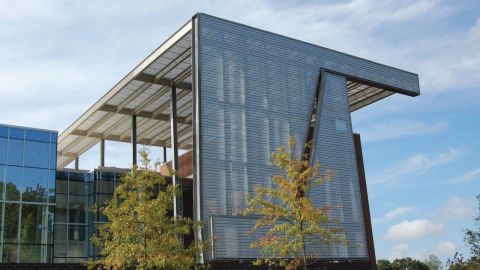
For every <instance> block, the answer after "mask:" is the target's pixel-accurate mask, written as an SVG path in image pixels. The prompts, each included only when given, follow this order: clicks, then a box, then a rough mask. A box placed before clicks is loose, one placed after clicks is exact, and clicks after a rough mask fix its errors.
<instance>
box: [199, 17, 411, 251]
mask: <svg viewBox="0 0 480 270" xmlns="http://www.w3.org/2000/svg"><path fill="white" fill-rule="evenodd" d="M199 25H200V26H199V49H198V50H199V61H200V62H199V63H200V64H199V74H200V91H199V92H200V107H201V109H200V112H201V115H200V136H201V145H200V149H199V150H200V164H199V165H200V166H201V175H200V177H201V207H202V219H203V220H205V221H209V220H210V221H211V223H209V230H208V231H209V232H208V233H207V234H211V233H213V234H215V248H214V258H215V259H222V258H252V257H258V256H259V255H260V252H259V251H255V250H252V249H250V248H249V247H248V243H250V242H252V241H254V240H255V239H256V237H254V236H252V235H250V236H248V235H246V233H247V232H248V231H249V230H250V228H251V221H248V220H247V221H245V220H243V219H242V220H241V219H239V218H238V217H239V216H238V215H239V214H240V213H241V211H242V209H243V208H244V206H245V202H244V196H245V193H246V192H250V193H251V192H253V189H254V187H255V186H256V185H264V186H269V185H271V177H272V175H273V174H274V173H275V172H278V171H277V170H276V169H275V168H274V167H272V166H271V161H270V154H271V153H272V152H273V151H275V150H276V149H277V148H278V147H279V146H282V145H285V144H286V143H287V138H288V136H289V135H293V136H295V137H296V139H297V142H298V143H299V145H303V143H304V140H305V138H306V137H307V130H308V126H309V121H310V116H311V115H310V113H311V108H312V105H313V102H314V98H315V93H316V90H317V87H318V79H319V76H320V70H321V69H322V68H328V69H333V70H334V71H339V72H346V73H353V75H354V76H355V77H356V78H358V77H360V78H365V79H366V80H371V81H376V82H378V83H384V84H391V85H394V86H398V87H404V88H407V89H410V90H411V91H416V89H417V88H416V87H417V86H418V85H417V86H416V82H417V81H416V75H414V74H411V73H407V72H403V71H399V70H397V69H394V68H389V67H386V66H383V65H380V64H377V63H373V62H370V61H366V60H362V59H359V58H356V57H353V56H349V55H345V54H341V53H338V52H336V51H332V50H328V49H325V48H322V47H318V46H314V45H310V44H307V43H303V42H300V41H296V40H293V39H289V38H286V37H281V36H278V35H275V34H271V33H268V32H264V31H261V30H257V29H254V28H250V27H247V26H243V25H239V24H236V23H232V22H228V21H224V20H222V19H218V18H215V17H211V16H207V15H203V14H201V16H200V23H199ZM399 76H400V77H401V76H403V77H401V78H400V77H399ZM348 90H349V89H347V79H346V78H345V77H343V76H340V75H334V74H329V75H328V77H327V78H326V88H325V91H324V95H323V97H324V98H323V100H322V103H321V104H320V106H321V107H320V110H319V111H320V114H319V121H320V122H319V123H318V127H319V128H318V131H317V133H316V134H317V138H316V139H317V144H316V146H315V158H316V159H319V160H320V161H321V162H322V163H323V164H324V165H325V167H326V168H331V169H333V170H335V172H336V178H335V180H334V181H332V182H331V183H329V184H327V185H325V186H324V187H322V188H320V189H316V190H314V191H312V194H311V196H312V198H313V200H314V201H315V202H316V203H317V204H318V205H324V204H342V205H343V207H342V208H341V209H340V210H337V211H336V212H335V213H334V216H335V217H337V218H339V219H340V220H341V224H340V226H341V227H342V228H344V229H345V236H346V238H347V239H348V241H349V244H348V246H342V245H338V246H328V247H310V249H315V251H314V252H315V253H319V252H320V253H321V256H322V257H329V258H341V257H343V258H344V257H348V258H366V257H367V256H368V255H367V250H366V240H365V233H364V227H363V219H362V208H361V203H360V193H359V187H358V175H357V168H356V163H355V154H354V148H353V139H352V136H353V134H352V129H351V122H350V112H349V103H348V102H349V100H348ZM219 216H221V218H220V217H219ZM228 216H231V218H228ZM232 237H236V238H235V240H233V238H232ZM237 238H238V239H237Z"/></svg>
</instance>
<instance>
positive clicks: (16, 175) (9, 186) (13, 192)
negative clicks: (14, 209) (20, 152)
mask: <svg viewBox="0 0 480 270" xmlns="http://www.w3.org/2000/svg"><path fill="white" fill-rule="evenodd" d="M21 182H22V168H21V167H17V166H8V167H7V174H6V178H5V183H6V186H5V194H6V195H7V196H6V197H7V200H8V201H19V200H20V190H19V189H20V185H21Z"/></svg>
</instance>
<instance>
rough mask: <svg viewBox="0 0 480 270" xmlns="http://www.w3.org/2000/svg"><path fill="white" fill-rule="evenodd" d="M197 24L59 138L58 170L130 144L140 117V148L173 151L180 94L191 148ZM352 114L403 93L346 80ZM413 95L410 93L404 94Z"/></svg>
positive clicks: (185, 143)
mask: <svg viewBox="0 0 480 270" xmlns="http://www.w3.org/2000/svg"><path fill="white" fill-rule="evenodd" d="M191 75H192V22H191V21H189V22H187V23H186V24H185V25H184V26H183V27H181V28H180V29H179V30H178V31H177V32H175V33H174V34H173V35H172V36H171V37H170V38H169V39H168V40H167V41H165V42H164V43H163V44H162V45H161V46H160V47H158V48H157V49H156V50H155V51H154V52H153V53H152V54H150V55H149V56H148V57H147V58H146V59H145V60H143V61H142V62H141V63H140V64H139V65H138V66H136V67H135V68H134V69H133V70H132V71H131V72H130V73H128V74H127V75H126V76H125V77H124V78H123V79H122V80H120V82H118V83H117V84H116V85H115V86H114V87H113V88H112V89H111V90H110V91H108V92H107V93H106V94H105V95H104V96H103V97H102V98H100V99H99V100H98V101H97V102H95V104H93V106H91V107H90V108H89V109H88V110H87V111H86V112H85V113H83V114H82V115H81V116H80V117H79V118H78V119H77V120H75V122H73V123H72V124H71V125H70V126H69V127H68V128H67V129H66V130H65V131H64V132H62V134H60V136H59V138H58V148H57V156H58V161H57V168H58V169H62V168H64V167H65V166H67V165H68V164H69V163H71V162H72V161H74V160H75V159H76V158H77V157H79V156H80V155H81V154H83V153H84V152H86V151H87V150H88V149H90V148H91V147H93V146H94V145H96V144H97V143H98V142H99V141H100V140H110V141H119V142H130V141H131V130H132V128H131V116H132V115H136V116H137V120H136V121H137V143H138V144H143V145H150V146H162V147H169V146H170V141H171V140H170V123H169V121H170V114H169V107H170V106H169V103H170V96H171V93H170V91H171V86H172V84H173V85H175V86H176V89H177V116H178V147H179V148H180V149H184V150H189V149H191V147H192V76H191ZM347 89H348V96H349V105H350V111H355V110H358V109H360V108H362V107H364V106H367V105H369V104H372V103H374V102H376V101H378V100H380V99H383V98H385V97H387V96H390V95H392V94H394V93H396V92H399V93H402V89H396V88H392V87H390V86H387V85H379V84H377V83H374V82H370V81H365V80H362V79H360V78H354V77H351V76H347ZM404 94H407V95H412V94H411V93H404Z"/></svg>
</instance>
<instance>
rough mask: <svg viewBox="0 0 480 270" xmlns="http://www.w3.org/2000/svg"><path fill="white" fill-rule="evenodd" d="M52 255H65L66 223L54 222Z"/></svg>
mask: <svg viewBox="0 0 480 270" xmlns="http://www.w3.org/2000/svg"><path fill="white" fill-rule="evenodd" d="M54 237H55V239H54V246H55V249H54V251H53V252H54V254H53V256H54V257H67V225H66V224H55V235H54Z"/></svg>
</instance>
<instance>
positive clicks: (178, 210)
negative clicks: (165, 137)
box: [170, 82, 183, 217]
mask: <svg viewBox="0 0 480 270" xmlns="http://www.w3.org/2000/svg"><path fill="white" fill-rule="evenodd" d="M170 93H171V96H170V130H171V136H170V137H171V151H172V170H173V171H174V172H175V173H174V174H173V175H172V184H173V186H176V187H178V188H179V189H180V192H182V180H181V179H180V176H179V175H178V168H179V167H178V138H177V89H176V87H175V85H174V84H173V82H172V89H171V91H170ZM181 200H182V199H181V198H180V197H179V196H175V198H174V203H173V216H174V217H177V216H182V215H183V213H182V212H183V211H182V201H181Z"/></svg>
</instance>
